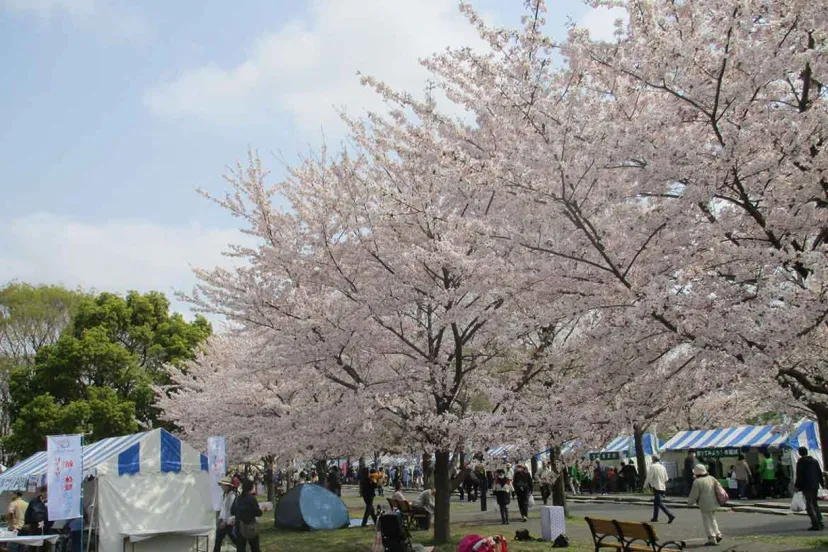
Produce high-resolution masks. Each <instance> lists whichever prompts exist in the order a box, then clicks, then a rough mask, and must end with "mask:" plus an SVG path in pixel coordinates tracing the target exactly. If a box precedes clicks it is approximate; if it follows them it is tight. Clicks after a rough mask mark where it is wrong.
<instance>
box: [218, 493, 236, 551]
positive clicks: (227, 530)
mask: <svg viewBox="0 0 828 552" xmlns="http://www.w3.org/2000/svg"><path fill="white" fill-rule="evenodd" d="M218 485H219V487H221V490H222V497H221V510H219V519H218V529H216V544H215V546H213V552H220V551H221V545H222V543H224V537H227V538H229V539H230V542H232V543H233V545H234V546H237V545H238V543H237V542H236V535H235V534H234V525H235V523H236V521H235V518H234V517H233V514H232V512H233V505H234V504H235V503H236V489H234V488H233V480H232V479H230V478H229V477H222V478H221V480H219V482H218Z"/></svg>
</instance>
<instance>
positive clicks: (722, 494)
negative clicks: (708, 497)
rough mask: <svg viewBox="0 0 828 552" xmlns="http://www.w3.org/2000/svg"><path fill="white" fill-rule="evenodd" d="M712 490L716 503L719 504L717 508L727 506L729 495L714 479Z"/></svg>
mask: <svg viewBox="0 0 828 552" xmlns="http://www.w3.org/2000/svg"><path fill="white" fill-rule="evenodd" d="M713 490H714V491H715V492H716V502H718V503H719V506H724V505H725V504H727V501H728V500H730V495H728V494H727V491H726V490H725V488H724V487H722V484H721V483H719V481H718V480H716V479H714V480H713Z"/></svg>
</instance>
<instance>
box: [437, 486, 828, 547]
mask: <svg viewBox="0 0 828 552" xmlns="http://www.w3.org/2000/svg"><path fill="white" fill-rule="evenodd" d="M453 502H454V504H453V505H452V521H454V522H461V523H464V524H468V525H469V526H480V525H485V526H491V532H492V533H497V532H502V533H504V534H507V535H509V536H511V535H513V534H514V531H516V530H518V529H522V528H526V529H529V531H530V533H531V534H533V535H535V536H540V517H539V513H538V511H537V509H536V510H535V511H533V512H531V514H530V516H529V521H527V522H526V523H525V524H524V523H521V522H520V521H519V520H520V518H519V517H518V514H517V504H514V503H513V504H511V505H510V508H509V511H510V515H511V517H512V519H517V520H518V521H516V522H515V521H513V522H512V523H511V524H510V525H509V527H508V528H505V527H503V526H502V525H500V521H499V515H498V513H497V510H496V506H495V509H492V508H491V507H490V508H489V511H488V512H480V511H479V507H478V508H475V507H474V506H472V505H468V504H462V505H461V504H459V503H457V502H456V499H455V501H453ZM539 505H540V503H539ZM569 514H570V520H568V522H567V533H568V534H569V535H570V537H571V538H573V539H575V540H576V541H578V542H584V543H586V542H591V537H590V534H589V529H588V528H587V526H586V523H585V522H584V519H583V518H584V516H594V517H605V518H614V519H623V520H627V521H649V520H650V518H651V517H652V506H651V505H649V504H640V503H625V504H606V503H594V502H590V503H575V504H570V507H569ZM675 514H676V520H675V522H673V523H672V524H671V525H667V523H666V519H662V520H661V522H660V523H658V524H657V525H656V529H657V532H658V535H659V537H660V538H662V539H664V540H684V541H685V542H687V544H688V548H705V549H706V547H704V543H705V542H706V540H707V539H706V538H705V535H704V532H703V530H702V524H701V515H700V513H699V511H698V510H697V509H676V511H675ZM717 518H718V522H719V527H720V529H721V531H722V533H723V534H724V535H725V540H724V541H723V542H722V543H721V545H719V546H718V547H717V548H715V549H714V550H725V551H728V552H795V551H804V550H817V548H814V547H810V548H808V547H804V548H803V546H801V545H800V544H799V543H803V542H805V541H806V540H813V539H816V538H818V537H820V536H822V535H821V534H814V533H813V532H810V531H807V528H808V526H809V522H808V518H807V517H805V518H802V517H799V516H796V517H794V516H791V517H781V516H768V515H764V514H758V513H744V512H733V511H725V512H721V513H720V514H719V515H718V516H717ZM505 529H508V531H507V530H505ZM734 537H736V539H734ZM824 538H825V539H826V542H828V531H827V532H826V533H825V534H824ZM786 540H788V541H789V542H788V543H785V541H786ZM791 540H794V541H796V542H797V545H795V546H793V547H792V545H791V544H790V541H791ZM774 541H776V542H774ZM822 550H825V548H822Z"/></svg>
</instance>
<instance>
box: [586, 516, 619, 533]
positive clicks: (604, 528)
mask: <svg viewBox="0 0 828 552" xmlns="http://www.w3.org/2000/svg"><path fill="white" fill-rule="evenodd" d="M585 519H586V522H587V525H589V530H590V531H592V536H593V538H595V537H600V536H602V535H615V534H617V533H618V528H617V527H616V526H615V523H613V520H611V519H605V518H591V517H588V518H585Z"/></svg>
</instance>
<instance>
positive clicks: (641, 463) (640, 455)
mask: <svg viewBox="0 0 828 552" xmlns="http://www.w3.org/2000/svg"><path fill="white" fill-rule="evenodd" d="M633 441H634V443H635V463H636V464H637V466H636V467H637V468H638V481H637V482H636V487H637V488H638V490H639V492H643V491H644V482H645V481H647V459H646V458H645V457H644V429H643V428H642V427H641V426H640V425H639V424H633Z"/></svg>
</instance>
